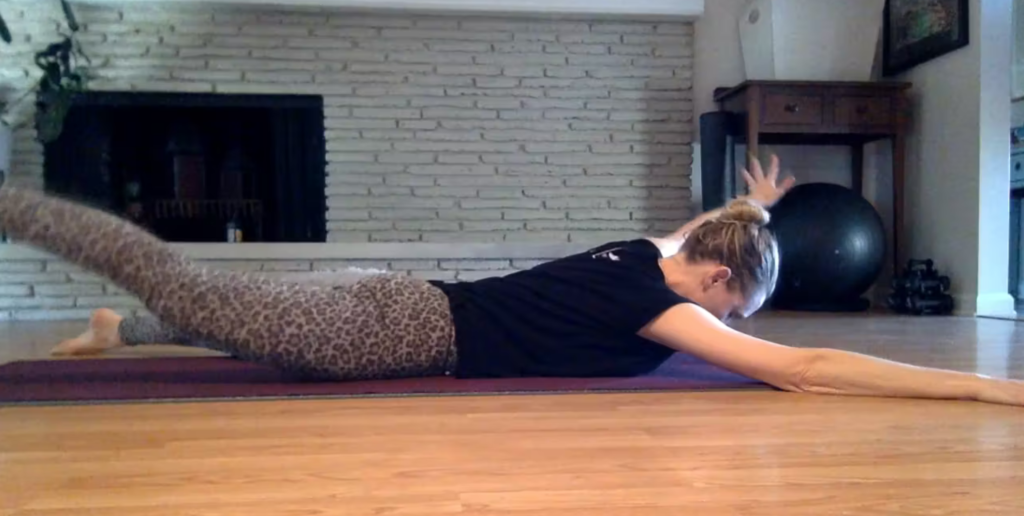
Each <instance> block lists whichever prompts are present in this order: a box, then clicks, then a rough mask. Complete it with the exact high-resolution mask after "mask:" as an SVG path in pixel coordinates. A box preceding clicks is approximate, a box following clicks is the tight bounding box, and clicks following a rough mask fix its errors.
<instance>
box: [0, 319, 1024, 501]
mask: <svg viewBox="0 0 1024 516" xmlns="http://www.w3.org/2000/svg"><path fill="white" fill-rule="evenodd" d="M737 326H738V327H740V328H741V329H743V330H745V331H749V332H751V333H753V334H756V335H758V336H762V337H766V338H769V339H774V340H777V341H780V342H784V343H790V344H795V345H802V346H811V345H827V346H831V347H839V348H843V349H850V350H854V351H860V352H865V353H871V354H874V355H878V356H884V357H886V358H891V359H895V360H901V361H907V362H911V363H915V364H920V365H928V366H936V367H946V368H953V369H958V370H964V371H978V372H982V373H986V374H994V375H1000V376H1011V377H1015V378H1024V332H1021V331H1020V330H1019V328H1020V326H1019V324H1018V323H1015V322H1012V321H1000V320H985V319H977V320H975V319H956V318H942V319H930V318H923V319H914V318H898V317H892V316H872V317H863V316H839V317H837V316H808V315H794V314H768V315H766V316H760V317H757V318H755V319H753V320H751V321H744V322H741V323H739V324H737ZM78 330H79V327H78V325H65V324H60V325H55V324H22V325H14V324H7V325H0V335H3V337H2V338H0V350H2V354H0V361H8V360H14V359H20V358H40V357H43V356H45V351H46V350H47V349H48V348H49V347H50V346H51V345H52V344H53V343H54V341H55V340H59V338H62V337H65V336H67V335H71V334H73V333H75V332H77V331H78ZM181 352H182V351H181V350H180V349H177V348H150V349H146V350H143V349H135V350H131V351H130V352H127V354H126V355H123V356H139V355H140V354H149V355H166V354H177V353H181ZM185 352H186V353H193V352H192V351H185ZM1022 492H1024V409H1016V408H1010V407H1002V406H994V405H985V404H980V403H969V402H936V401H918V400H890V399H872V398H840V397H828V396H812V395H796V394H786V393H777V392H708V393H674V394H601V395H556V396H492V397H466V398H461V397H460V398H411V399H356V400H327V401H324V400H321V401H285V402H281V401H268V402H238V403H180V404H177V403H175V404H143V405H121V406H118V405H112V406H82V407H35V408H0V516H10V515H18V516H29V515H31V516H43V515H45V516H57V515H72V514H73V515H86V516H106V515H111V516H112V515H118V516H122V515H127V516H135V515H154V516H156V515H159V516H164V515H168V516H169V515H218V516H224V515H247V516H250V515H251V516H259V515H315V514H324V515H328V514H330V515H333V514H339V515H370V514H374V515H380V514H388V515H391V514H395V515H398V514H411V515H416V514H422V515H426V514H465V515H477V516H484V515H487V516H499V515H516V516H539V515H548V514H558V515H562V514H566V515H574V516H603V515H616V516H619V515H623V516H648V515H662V514H673V515H674V514H700V515H708V516H718V515H723V516H725V515H728V516H739V515H744V516H775V515H785V516H812V515H813V516H821V515H932V516H934V515H942V516H952V515H963V516H968V515H970V516H977V515H982V514H984V515H990V514H991V515H994V514H1000V515H1002V514H1005V515H1020V514H1024V497H1022V496H1021V493H1022Z"/></svg>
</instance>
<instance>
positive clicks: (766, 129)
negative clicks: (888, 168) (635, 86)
mask: <svg viewBox="0 0 1024 516" xmlns="http://www.w3.org/2000/svg"><path fill="white" fill-rule="evenodd" d="M910 87H911V85H910V84H908V83H897V82H794V81H747V82H744V83H742V84H740V85H738V86H735V87H732V88H718V89H716V90H715V102H717V103H718V104H719V108H720V109H721V110H722V111H726V112H729V113H732V114H734V115H738V116H737V120H738V122H739V123H737V124H736V127H733V128H731V129H730V132H731V133H732V134H730V136H731V137H732V139H733V141H734V142H735V141H736V140H739V141H745V142H746V144H747V148H748V150H749V151H750V153H751V154H753V155H754V156H757V155H758V146H759V145H761V144H765V145H772V144H774V145H847V146H850V147H851V148H852V150H853V152H852V154H853V160H852V165H853V189H854V190H856V191H858V192H861V193H863V188H864V144H866V143H869V142H872V141H877V140H882V139H888V140H890V141H891V142H892V145H893V151H892V174H893V177H892V195H893V221H892V223H893V226H892V227H893V242H892V258H893V263H894V266H895V267H896V269H895V270H899V267H900V264H901V263H903V262H904V256H903V252H902V251H903V250H902V249H901V247H900V237H901V235H902V233H903V230H904V227H903V210H904V205H903V203H904V197H903V183H904V175H905V173H906V164H905V161H906V133H907V117H908V113H907V106H908V101H907V90H908V89H910ZM732 151H733V148H732V147H730V149H729V152H730V156H731V155H732V154H731V153H732ZM748 160H749V158H748ZM747 166H748V167H749V166H750V163H749V162H748V164H747ZM732 172H733V173H735V171H732Z"/></svg>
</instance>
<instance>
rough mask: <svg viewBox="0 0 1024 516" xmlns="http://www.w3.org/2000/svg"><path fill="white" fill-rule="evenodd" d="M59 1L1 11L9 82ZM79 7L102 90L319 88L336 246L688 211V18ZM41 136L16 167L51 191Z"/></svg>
mask: <svg viewBox="0 0 1024 516" xmlns="http://www.w3.org/2000/svg"><path fill="white" fill-rule="evenodd" d="M57 6H58V3H57V2H38V1H36V0H7V1H5V2H4V16H5V18H6V19H7V20H8V23H9V25H10V26H11V29H12V31H13V32H14V36H15V44H14V45H13V46H2V47H0V77H4V78H5V82H7V83H9V84H10V85H11V86H14V87H21V86H25V85H26V84H27V83H28V82H29V78H30V77H32V76H34V75H35V73H36V71H35V69H34V68H33V67H32V65H31V59H32V54H33V52H35V51H37V50H38V49H39V48H40V47H41V46H42V45H44V44H45V43H47V42H49V41H51V40H52V39H53V37H54V35H55V32H54V30H55V28H56V24H55V20H58V19H60V14H59V12H58V11H57V10H56V9H57V8H58V7H57ZM75 8H76V11H77V12H78V15H79V18H80V21H81V22H82V23H83V24H84V32H83V33H82V41H83V43H84V46H85V48H86V51H87V52H88V53H89V54H90V56H91V57H92V59H93V64H94V68H95V70H96V72H97V74H98V76H99V78H98V79H97V80H96V81H95V83H94V85H93V87H94V88H95V89H100V90H135V91H169V92H208V93H209V92H214V93H217V92H221V93H303V94H319V95H323V96H324V100H325V123H326V127H327V132H326V137H327V160H328V165H327V173H328V186H327V191H326V194H327V196H328V197H329V202H328V205H329V212H328V224H329V229H330V232H329V239H330V240H333V241H352V242H367V241H428V242H472V241H481V242H493V241H508V242H521V241H546V239H551V240H555V241H592V240H599V239H601V238H604V237H606V236H615V235H618V236H635V235H637V234H641V233H647V232H651V231H655V230H658V229H661V228H664V227H672V226H678V225H679V224H680V223H682V222H683V219H685V218H686V217H687V216H688V215H689V214H690V212H691V208H692V206H691V201H690V200H691V195H690V190H689V188H690V163H691V162H692V149H691V147H690V145H689V144H690V141H691V137H692V128H693V123H692V118H693V103H692V80H693V61H692V55H693V26H692V24H689V23H667V24H653V23H641V22H635V23H633V22H612V21H564V20H563V21H558V20H540V19H536V20H534V19H507V20H506V19H480V18H471V17H456V16H445V17H413V16H389V15H368V14H352V13H346V12H340V11H334V10H326V9H290V10H275V9H273V8H254V7H245V8H241V7H229V6H221V7H209V6H190V5H176V4H166V5H160V4H157V5H137V4H125V5H116V4H115V5H110V4H107V5H102V6H100V5H87V4H76V5H75ZM4 91H7V90H4ZM33 137H34V134H33V132H32V131H31V130H30V129H26V130H22V131H19V132H18V134H17V138H16V142H15V148H14V171H13V176H14V180H15V181H19V182H27V183H31V184H35V185H39V184H40V183H41V182H42V168H43V160H42V155H41V148H40V146H39V144H38V143H36V142H35V141H34V140H33ZM580 209H582V210H583V211H576V210H580ZM584 214H586V218H583V217H584ZM12 272H13V271H12ZM0 274H5V272H2V271H0Z"/></svg>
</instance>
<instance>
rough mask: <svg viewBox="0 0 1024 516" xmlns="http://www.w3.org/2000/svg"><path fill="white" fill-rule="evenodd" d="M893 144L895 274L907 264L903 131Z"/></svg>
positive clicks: (893, 244)
mask: <svg viewBox="0 0 1024 516" xmlns="http://www.w3.org/2000/svg"><path fill="white" fill-rule="evenodd" d="M892 144H893V149H892V219H893V220H892V224H893V225H892V257H893V265H894V269H893V271H894V272H895V271H899V270H900V264H902V263H904V262H906V257H905V256H904V253H905V250H904V249H903V241H902V239H903V230H904V227H903V216H904V202H905V201H904V198H903V194H904V192H903V182H904V179H905V177H906V158H907V138H906V136H904V134H903V132H902V131H900V132H898V133H896V135H895V137H893V139H892Z"/></svg>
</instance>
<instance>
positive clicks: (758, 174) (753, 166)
mask: <svg viewBox="0 0 1024 516" xmlns="http://www.w3.org/2000/svg"><path fill="white" fill-rule="evenodd" d="M748 155H749V157H750V159H749V160H748V161H750V172H751V174H752V175H753V176H754V179H756V180H757V181H764V169H763V168H761V162H760V161H759V160H758V159H757V156H755V155H754V153H752V152H751V153H749V154H748Z"/></svg>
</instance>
